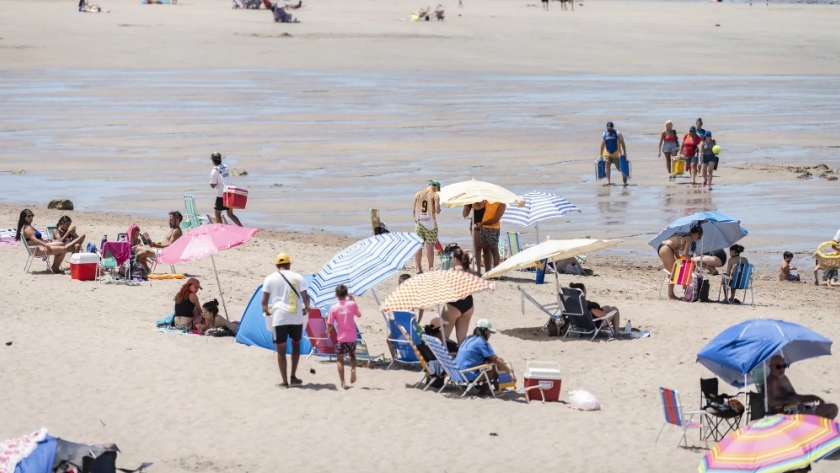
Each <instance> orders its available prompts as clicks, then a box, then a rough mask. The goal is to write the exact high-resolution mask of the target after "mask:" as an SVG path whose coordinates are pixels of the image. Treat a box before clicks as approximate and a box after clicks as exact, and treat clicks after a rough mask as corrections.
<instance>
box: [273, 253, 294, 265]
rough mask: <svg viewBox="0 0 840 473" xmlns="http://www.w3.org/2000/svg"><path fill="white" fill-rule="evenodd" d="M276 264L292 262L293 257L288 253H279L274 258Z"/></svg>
mask: <svg viewBox="0 0 840 473" xmlns="http://www.w3.org/2000/svg"><path fill="white" fill-rule="evenodd" d="M274 264H292V259H291V258H289V254H288V253H278V254H277V257H276V258H274Z"/></svg>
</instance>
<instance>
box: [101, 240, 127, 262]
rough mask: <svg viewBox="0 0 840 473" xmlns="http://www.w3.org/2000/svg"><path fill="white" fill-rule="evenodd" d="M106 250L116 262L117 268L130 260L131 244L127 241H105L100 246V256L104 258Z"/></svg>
mask: <svg viewBox="0 0 840 473" xmlns="http://www.w3.org/2000/svg"><path fill="white" fill-rule="evenodd" d="M106 250H108V251H110V252H111V255H112V256H113V257H114V259H115V260H117V266H118V267H119V266H122V265H123V263H125V262H126V261H128V260H130V259H131V243H129V242H127V241H106V242H105V243H103V244H102V256H105V251H106Z"/></svg>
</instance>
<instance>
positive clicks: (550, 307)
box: [517, 286, 566, 332]
mask: <svg viewBox="0 0 840 473" xmlns="http://www.w3.org/2000/svg"><path fill="white" fill-rule="evenodd" d="M517 289H519V294H520V296H519V299H520V311H521V312H522V315H525V301H528V302H530V303H531V304H533V305H534V306H536V307H537V308H538V309H540V310H541V311H542V312H543V313H544V314H545V315H547V316H548V317H549V321H551V320H553V321H554V322H555V323H557V324H558V326H563V325H565V323H566V321H565V318H564V317H563V302H562V300H561V299H560V297H559V295H558V296H557V298H556V299H555V300H554V302H549V303H548V304H542V303H540V302H539V301H537V300H536V299H534V297H533V296H531V295H530V294H528V293H527V292H525V290H524V289H522V287H521V286H517ZM548 323H549V322H548V321H547V322H546V323H545V325H543V327H542V331H543V332H545V331H546V330H548Z"/></svg>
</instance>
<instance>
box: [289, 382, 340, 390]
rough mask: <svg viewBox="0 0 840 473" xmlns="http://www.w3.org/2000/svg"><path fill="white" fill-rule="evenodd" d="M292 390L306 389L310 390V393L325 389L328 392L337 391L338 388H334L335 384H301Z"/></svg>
mask: <svg viewBox="0 0 840 473" xmlns="http://www.w3.org/2000/svg"><path fill="white" fill-rule="evenodd" d="M293 388H294V389H308V390H311V391H323V390H325V389H326V390H328V391H338V386H336V385H335V384H329V383H309V384H301V385H299V386H294V387H293Z"/></svg>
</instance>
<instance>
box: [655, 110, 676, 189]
mask: <svg viewBox="0 0 840 473" xmlns="http://www.w3.org/2000/svg"><path fill="white" fill-rule="evenodd" d="M679 149H680V140H678V139H677V132H676V131H674V124H673V122H671V120H668V121H667V122H665V131H663V132H662V134H661V135H659V153H658V154H657V155H656V157H657V158H658V157H661V156H662V153H665V167H666V168H667V169H668V178H669V179H673V178H674V173H673V170H672V168H671V155H673V156H676V155H677V151H678V150H679Z"/></svg>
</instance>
